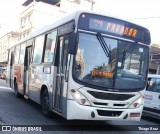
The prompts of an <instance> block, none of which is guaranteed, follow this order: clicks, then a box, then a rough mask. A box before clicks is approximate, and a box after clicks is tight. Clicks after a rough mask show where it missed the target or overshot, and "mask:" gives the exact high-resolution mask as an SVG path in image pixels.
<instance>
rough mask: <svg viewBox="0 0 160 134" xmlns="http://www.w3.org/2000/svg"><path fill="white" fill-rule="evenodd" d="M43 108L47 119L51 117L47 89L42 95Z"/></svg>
mask: <svg viewBox="0 0 160 134" xmlns="http://www.w3.org/2000/svg"><path fill="white" fill-rule="evenodd" d="M41 108H42V113H43V114H44V115H45V116H46V117H51V111H50V110H49V94H48V91H47V89H45V90H44V91H43V93H42V97H41Z"/></svg>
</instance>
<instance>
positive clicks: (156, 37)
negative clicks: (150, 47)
mask: <svg viewBox="0 0 160 134" xmlns="http://www.w3.org/2000/svg"><path fill="white" fill-rule="evenodd" d="M24 1H25V0H1V1H0V25H1V28H0V35H2V33H3V34H4V33H6V32H9V31H10V30H17V31H18V29H19V25H17V23H19V21H20V20H19V15H20V13H21V12H22V11H23V10H24V7H23V6H21V5H22V3H23V2H24ZM94 1H95V2H96V3H95V4H94V7H95V8H96V7H97V6H99V7H101V9H102V10H103V11H104V10H105V12H106V13H107V14H109V15H111V16H115V17H119V18H122V19H127V20H129V21H131V22H135V23H137V24H140V25H142V26H144V27H147V28H148V29H149V30H150V32H151V38H152V43H160V1H159V0H94Z"/></svg>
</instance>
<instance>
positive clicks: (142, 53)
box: [7, 11, 151, 120]
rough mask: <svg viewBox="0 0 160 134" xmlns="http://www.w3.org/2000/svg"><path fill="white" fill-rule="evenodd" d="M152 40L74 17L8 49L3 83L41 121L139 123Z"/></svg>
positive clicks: (100, 19) (129, 28) (90, 16)
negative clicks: (37, 109)
mask: <svg viewBox="0 0 160 134" xmlns="http://www.w3.org/2000/svg"><path fill="white" fill-rule="evenodd" d="M150 40H151V39H150V32H149V30H147V29H146V28H144V27H141V26H138V25H135V24H133V23H130V22H127V21H124V20H120V19H117V18H112V17H108V16H105V15H100V14H96V13H91V12H83V11H78V12H75V13H73V14H72V15H70V16H67V17H66V18H64V19H62V20H61V21H58V22H56V23H54V24H52V25H49V26H46V27H44V28H42V29H40V30H38V31H36V32H35V33H33V34H31V35H29V37H27V38H26V39H24V40H23V41H21V42H19V43H18V44H16V45H15V46H14V47H12V48H10V49H9V59H8V67H7V73H8V75H7V82H8V83H9V84H10V86H11V87H12V88H13V89H14V90H15V95H16V96H17V97H19V96H24V97H25V98H29V99H31V100H33V101H35V102H37V103H38V104H40V105H41V107H42V112H43V114H44V115H45V116H49V115H50V113H51V112H55V113H57V114H59V115H61V116H62V117H64V118H66V119H68V120H72V119H80V120H140V117H141V114H142V109H143V98H144V97H143V95H144V92H145V85H146V81H147V74H148V64H149V45H150Z"/></svg>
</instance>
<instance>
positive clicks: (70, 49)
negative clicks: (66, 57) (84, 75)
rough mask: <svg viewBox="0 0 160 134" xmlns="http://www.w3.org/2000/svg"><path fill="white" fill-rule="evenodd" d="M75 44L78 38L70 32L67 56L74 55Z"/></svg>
mask: <svg viewBox="0 0 160 134" xmlns="http://www.w3.org/2000/svg"><path fill="white" fill-rule="evenodd" d="M77 43H78V36H77V34H76V33H74V32H72V33H71V34H70V36H69V47H68V53H69V54H73V55H76V49H77Z"/></svg>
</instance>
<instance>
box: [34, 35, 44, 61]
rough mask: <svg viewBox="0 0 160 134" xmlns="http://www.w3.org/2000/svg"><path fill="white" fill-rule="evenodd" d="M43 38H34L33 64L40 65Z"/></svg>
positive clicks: (42, 36)
mask: <svg viewBox="0 0 160 134" xmlns="http://www.w3.org/2000/svg"><path fill="white" fill-rule="evenodd" d="M44 37H45V36H44V35H41V36H38V37H36V40H35V47H34V55H33V63H35V64H40V63H41V61H42V53H43V46H44Z"/></svg>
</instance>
